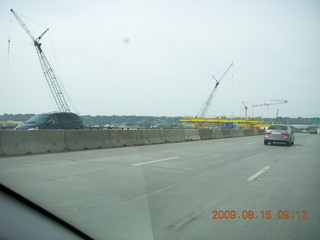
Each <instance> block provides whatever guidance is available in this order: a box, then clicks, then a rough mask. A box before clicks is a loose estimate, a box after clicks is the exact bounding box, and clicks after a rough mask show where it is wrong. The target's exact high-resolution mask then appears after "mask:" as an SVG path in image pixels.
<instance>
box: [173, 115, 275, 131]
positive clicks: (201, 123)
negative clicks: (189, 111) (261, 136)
mask: <svg viewBox="0 0 320 240" xmlns="http://www.w3.org/2000/svg"><path fill="white" fill-rule="evenodd" d="M179 121H180V122H185V123H192V124H194V126H195V128H197V129H198V128H203V127H205V126H207V125H212V124H218V125H220V124H222V123H224V122H237V123H238V124H239V125H240V126H241V127H243V128H245V129H254V128H266V127H268V126H269V125H270V123H267V122H264V121H263V119H262V118H258V119H251V118H250V117H247V118H226V117H224V116H220V117H217V118H198V117H197V116H196V117H185V118H183V119H180V120H179Z"/></svg>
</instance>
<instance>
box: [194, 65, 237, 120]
mask: <svg viewBox="0 0 320 240" xmlns="http://www.w3.org/2000/svg"><path fill="white" fill-rule="evenodd" d="M232 65H233V63H231V64H230V66H229V67H228V68H227V70H226V71H225V72H224V73H223V74H222V76H221V78H220V79H219V80H217V79H216V78H215V77H214V76H212V77H213V78H214V79H215V80H216V85H215V86H214V88H213V89H212V91H211V93H210V95H209V97H208V99H207V101H206V102H205V104H204V106H203V108H202V110H201V113H200V118H204V117H205V115H206V114H207V112H208V110H209V108H210V106H211V103H212V99H213V97H214V95H215V92H216V91H217V88H218V86H219V84H220V82H221V81H222V79H223V78H224V77H225V75H226V74H227V73H228V72H229V70H230V68H231V67H232Z"/></svg>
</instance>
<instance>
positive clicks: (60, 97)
mask: <svg viewBox="0 0 320 240" xmlns="http://www.w3.org/2000/svg"><path fill="white" fill-rule="evenodd" d="M11 12H12V13H13V15H14V16H15V18H16V19H17V21H18V22H19V24H20V25H21V27H22V28H23V30H24V31H25V32H26V33H27V34H28V35H29V37H30V38H31V39H32V41H33V44H34V46H35V48H36V51H37V55H38V58H39V60H40V64H41V68H42V71H43V73H44V76H45V78H46V80H47V84H48V87H49V89H50V91H51V93H52V95H53V98H54V101H55V103H56V105H57V107H58V109H59V111H60V112H70V107H69V106H68V103H67V101H66V98H65V96H64V94H63V91H62V89H61V88H60V85H59V82H58V79H57V78H56V76H55V74H54V71H53V69H52V67H51V65H50V63H49V61H48V59H47V57H46V55H45V54H44V52H43V51H42V49H41V43H40V40H41V38H42V37H43V36H44V34H45V33H46V32H47V31H48V30H49V29H46V30H45V31H44V32H43V33H42V34H41V35H40V36H39V37H38V38H35V37H34V36H33V35H32V33H31V32H30V30H29V29H28V28H27V26H26V25H25V24H24V23H23V21H22V20H21V19H20V18H19V16H18V15H17V14H16V13H15V12H14V11H13V9H11Z"/></svg>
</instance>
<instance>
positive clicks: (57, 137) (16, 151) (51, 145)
mask: <svg viewBox="0 0 320 240" xmlns="http://www.w3.org/2000/svg"><path fill="white" fill-rule="evenodd" d="M0 137H1V140H0V142H1V148H2V156H10V155H25V154H35V153H51V152H64V151H67V147H66V145H65V140H64V131H60V130H58V131H57V130H46V131H14V130H12V131H1V134H0Z"/></svg>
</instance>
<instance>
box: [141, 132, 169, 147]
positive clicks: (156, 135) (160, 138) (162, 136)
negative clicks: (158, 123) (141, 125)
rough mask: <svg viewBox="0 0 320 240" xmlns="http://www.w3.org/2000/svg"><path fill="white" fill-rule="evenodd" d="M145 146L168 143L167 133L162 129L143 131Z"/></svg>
mask: <svg viewBox="0 0 320 240" xmlns="http://www.w3.org/2000/svg"><path fill="white" fill-rule="evenodd" d="M141 133H142V139H143V142H144V144H158V143H165V142H166V133H165V131H164V130H161V129H144V130H141Z"/></svg>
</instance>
